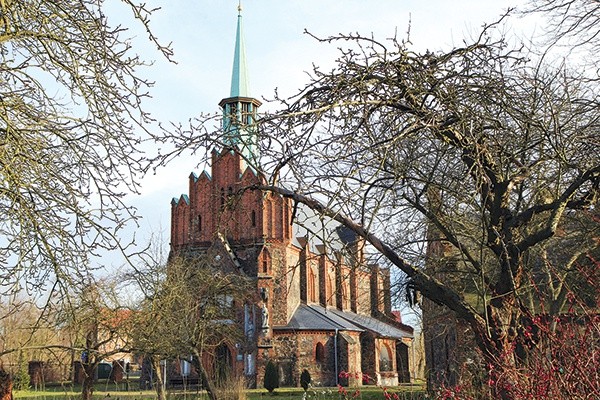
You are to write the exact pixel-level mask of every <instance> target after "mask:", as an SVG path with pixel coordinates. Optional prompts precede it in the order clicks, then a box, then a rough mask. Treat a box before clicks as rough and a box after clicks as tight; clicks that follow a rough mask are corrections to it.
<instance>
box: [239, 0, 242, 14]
mask: <svg viewBox="0 0 600 400" xmlns="http://www.w3.org/2000/svg"><path fill="white" fill-rule="evenodd" d="M241 13H242V0H239V1H238V15H239V14H241Z"/></svg>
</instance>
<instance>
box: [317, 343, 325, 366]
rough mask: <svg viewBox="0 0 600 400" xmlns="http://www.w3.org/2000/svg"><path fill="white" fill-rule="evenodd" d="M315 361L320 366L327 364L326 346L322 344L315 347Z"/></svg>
mask: <svg viewBox="0 0 600 400" xmlns="http://www.w3.org/2000/svg"><path fill="white" fill-rule="evenodd" d="M315 361H316V362H317V363H319V364H322V363H323V362H325V346H323V343H321V342H319V343H317V346H316V347H315Z"/></svg>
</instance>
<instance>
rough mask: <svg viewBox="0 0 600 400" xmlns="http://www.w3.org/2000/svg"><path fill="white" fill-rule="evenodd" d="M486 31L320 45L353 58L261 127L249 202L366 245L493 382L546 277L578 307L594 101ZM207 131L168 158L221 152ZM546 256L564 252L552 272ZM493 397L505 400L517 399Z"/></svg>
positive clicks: (558, 70)
mask: <svg viewBox="0 0 600 400" xmlns="http://www.w3.org/2000/svg"><path fill="white" fill-rule="evenodd" d="M495 26H496V25H491V26H488V27H487V28H485V29H484V30H483V32H482V34H481V35H480V36H479V37H477V38H475V39H474V40H472V41H469V42H467V43H465V45H464V46H463V47H459V48H454V49H451V50H450V51H447V52H442V51H440V52H425V53H416V52H414V51H413V50H411V48H410V43H405V42H400V41H397V40H392V41H390V42H388V43H382V42H379V41H376V40H375V39H373V38H371V37H363V36H360V35H340V36H336V37H330V38H327V39H318V40H320V41H321V42H326V43H335V44H338V45H344V46H346V47H344V48H342V49H341V56H340V57H339V59H338V60H337V65H336V66H335V68H333V69H332V70H330V71H323V70H321V69H319V68H318V67H317V68H315V69H314V71H313V72H312V75H311V81H310V82H309V83H308V84H307V86H306V87H304V88H302V89H301V90H300V91H299V93H298V94H297V95H296V96H294V97H292V98H290V99H278V100H280V101H281V104H282V110H281V111H280V112H278V113H275V114H274V115H269V116H265V117H264V118H262V119H261V120H260V121H258V122H257V130H258V132H259V134H260V140H259V143H260V145H261V146H262V148H261V150H260V151H261V154H262V155H263V156H262V159H261V165H257V166H255V168H256V169H257V170H258V171H259V172H262V174H263V177H264V179H265V181H264V182H265V184H264V185H257V186H254V187H252V188H248V189H253V190H267V191H273V192H276V193H278V194H280V195H282V196H285V197H289V198H291V199H293V200H294V201H295V202H297V203H303V204H305V205H306V206H308V207H310V208H312V209H313V210H315V211H317V212H318V213H320V214H322V215H325V216H327V217H329V218H331V219H333V220H335V221H337V222H339V223H341V224H343V225H345V226H347V227H348V228H350V229H352V230H353V231H354V232H356V233H357V234H358V235H359V236H361V237H363V238H364V239H366V241H367V242H368V243H369V244H370V245H371V246H372V248H374V249H375V250H376V251H377V252H379V253H380V254H382V255H383V256H384V257H386V258H387V259H388V260H389V262H390V263H391V264H393V265H395V266H396V267H397V268H398V269H399V270H400V271H402V272H403V273H405V274H406V275H407V276H408V277H409V280H410V286H411V287H412V288H413V289H416V290H417V291H419V292H420V293H422V294H423V296H425V297H427V298H428V299H430V300H432V301H433V302H435V303H437V304H440V305H443V306H445V307H447V308H448V309H450V310H452V311H453V312H454V313H455V314H456V316H457V317H458V318H459V319H461V320H462V321H464V322H465V323H466V324H467V325H468V326H469V327H470V329H471V331H472V332H473V335H474V338H475V341H476V343H477V345H478V347H479V349H480V350H481V353H482V354H483V357H484V359H485V361H486V364H487V365H491V366H493V368H494V371H495V373H497V374H499V375H501V374H502V373H503V372H502V371H503V369H504V368H510V367H511V366H514V365H515V363H517V362H518V360H516V359H515V355H514V354H512V353H511V350H510V349H513V348H514V346H515V343H517V342H519V343H524V342H526V340H525V338H524V336H523V335H524V332H525V329H524V327H523V326H522V324H523V321H524V320H527V319H528V318H532V317H533V316H535V315H538V314H539V313H541V312H545V311H546V310H545V308H544V307H545V306H546V305H544V304H542V303H541V302H539V301H536V299H537V298H538V293H537V291H536V289H537V288H536V285H532V282H539V277H540V274H545V275H546V277H547V279H550V281H551V282H552V289H551V290H549V291H548V292H547V293H548V295H549V298H550V299H552V301H553V302H554V303H553V305H552V307H553V312H555V313H560V312H562V311H563V310H564V304H565V303H564V301H563V300H564V299H563V297H562V295H560V291H561V289H560V288H561V287H565V288H568V289H569V290H568V292H569V293H571V294H573V293H577V287H578V286H577V281H578V278H577V277H578V276H580V274H581V272H580V270H579V269H578V268H571V266H573V265H576V264H577V265H585V263H582V262H581V261H582V259H583V258H585V255H586V254H589V252H591V251H595V250H596V249H597V248H598V240H597V238H598V234H599V231H600V226H599V223H598V222H599V221H598V216H597V210H596V208H597V207H598V199H599V194H600V193H599V186H600V157H599V154H600V141H599V140H598V128H599V126H600V112H599V110H600V107H599V106H600V104H599V102H598V98H600V97H599V93H598V87H597V85H596V84H595V83H594V82H593V81H589V80H586V79H581V78H582V75H580V74H577V73H574V72H573V71H570V70H569V69H568V68H567V67H566V66H565V65H564V64H563V65H562V66H559V67H556V66H554V65H547V64H545V62H544V60H543V59H541V60H540V59H539V58H534V55H533V54H532V53H526V52H525V51H524V50H523V49H521V48H514V47H512V46H510V45H509V44H508V43H507V41H505V40H504V38H502V37H497V36H498V35H497V34H495V31H494V29H495ZM532 58H534V61H531V59H532ZM209 123H210V122H209V120H208V119H200V120H199V121H198V126H191V127H190V129H191V130H192V131H195V132H196V133H198V135H197V136H194V135H191V134H185V135H178V138H177V139H176V140H177V141H178V142H177V150H176V151H180V149H181V148H184V147H186V146H191V147H194V146H196V145H205V144H207V143H211V144H213V145H217V146H218V145H225V144H224V143H219V142H218V139H215V138H217V137H218V135H216V134H214V133H213V134H211V133H207V132H209V129H208V128H207V124H209ZM203 133H204V134H203ZM184 138H190V141H189V142H187V143H183V142H182V141H184V140H185V139H184ZM574 232H577V236H575V233H574ZM549 248H560V249H561V252H562V254H558V253H556V252H553V256H552V257H551V258H552V260H553V262H546V261H550V258H549V256H548V250H549ZM435 249H438V250H436V251H434V250H435ZM559 260H561V261H559ZM562 260H570V261H569V262H568V263H563V262H562ZM426 266H427V267H428V268H425V267H426ZM551 266H552V267H551ZM592 266H593V264H589V267H588V268H592ZM550 267H551V268H550ZM584 268H586V267H584ZM544 269H545V272H544V271H543V270H544ZM550 281H548V282H550ZM562 285H564V286H562ZM590 290H592V291H597V286H593V287H591V288H590ZM599 329H600V328H599V327H598V326H595V327H594V330H595V331H598V330H599ZM593 337H596V336H593ZM529 344H530V345H533V344H532V343H531V342H529ZM493 390H495V391H496V395H497V396H501V397H502V398H512V394H511V389H510V385H506V386H495V387H494V388H493ZM594 390H595V389H594Z"/></svg>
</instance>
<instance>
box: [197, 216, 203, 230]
mask: <svg viewBox="0 0 600 400" xmlns="http://www.w3.org/2000/svg"><path fill="white" fill-rule="evenodd" d="M198 232H202V215H198Z"/></svg>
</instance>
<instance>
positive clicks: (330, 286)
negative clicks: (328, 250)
mask: <svg viewBox="0 0 600 400" xmlns="http://www.w3.org/2000/svg"><path fill="white" fill-rule="evenodd" d="M325 294H326V295H327V305H328V306H332V305H333V300H334V293H333V279H331V275H327V292H326V293H325Z"/></svg>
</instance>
